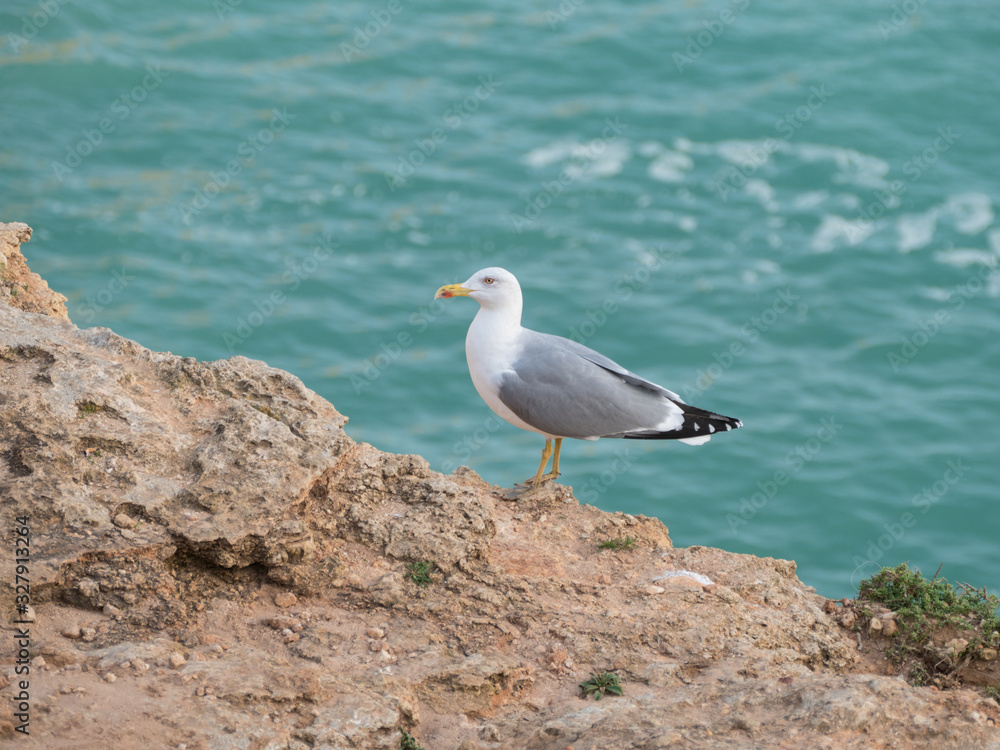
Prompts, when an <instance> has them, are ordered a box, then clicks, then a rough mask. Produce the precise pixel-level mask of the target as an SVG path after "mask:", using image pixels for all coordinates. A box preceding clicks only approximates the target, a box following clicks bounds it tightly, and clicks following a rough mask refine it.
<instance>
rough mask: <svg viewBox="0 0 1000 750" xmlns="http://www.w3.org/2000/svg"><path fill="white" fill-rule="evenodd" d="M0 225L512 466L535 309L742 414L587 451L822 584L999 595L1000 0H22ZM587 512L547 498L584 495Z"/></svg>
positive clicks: (584, 479) (140, 308)
mask: <svg viewBox="0 0 1000 750" xmlns="http://www.w3.org/2000/svg"><path fill="white" fill-rule="evenodd" d="M0 29H2V38H0V101H2V102H3V104H2V108H0V135H2V141H0V175H2V180H0V220H3V221H25V222H27V223H29V224H30V225H31V226H32V227H34V229H35V235H34V238H33V239H32V241H31V243H30V244H29V245H27V246H26V247H25V248H24V249H25V252H26V254H27V257H28V259H29V262H30V265H31V267H32V269H33V270H35V271H37V272H39V273H40V274H41V275H42V276H43V277H45V278H46V279H47V280H48V281H49V283H50V285H51V286H52V287H53V288H54V289H56V290H58V291H61V292H62V293H64V294H66V295H67V296H68V297H69V310H70V315H71V317H72V319H73V320H74V322H75V323H76V324H77V325H80V326H107V327H110V328H112V329H114V330H115V331H116V332H118V333H120V334H122V335H124V336H127V337H129V338H132V339H135V340H137V341H139V342H140V343H142V344H143V345H145V346H147V347H150V348H152V349H157V350H168V351H172V352H174V353H176V354H181V355H185V356H194V357H197V358H199V359H203V360H211V359H218V358H224V357H230V356H234V355H242V356H247V357H252V358H258V359H263V360H265V361H266V362H268V363H269V364H270V365H272V366H275V367H280V368H283V369H286V370H289V371H291V372H293V373H295V374H296V375H298V376H299V377H300V378H302V380H303V381H304V382H305V383H306V384H307V385H308V386H309V387H310V388H312V389H314V390H315V391H317V392H318V393H320V394H321V395H323V396H324V397H326V398H327V399H329V400H330V401H332V402H333V403H334V404H335V405H336V406H337V407H338V408H339V409H340V410H341V411H342V412H344V413H345V414H347V415H348V416H349V417H350V423H349V425H348V432H349V433H350V434H351V435H352V436H353V437H354V438H355V439H358V440H364V441H368V442H371V443H373V444H374V445H376V446H377V447H379V448H381V449H383V450H387V451H394V452H402V453H419V454H421V455H423V456H424V457H426V458H427V459H428V460H429V461H430V463H431V465H432V466H433V467H434V468H436V469H443V470H450V469H452V468H454V467H455V466H457V465H459V464H467V465H469V466H472V467H473V468H474V469H475V470H476V471H478V472H479V473H480V474H481V475H482V476H483V477H484V478H485V479H487V480H488V481H490V482H494V483H497V484H501V485H504V486H510V485H511V484H512V483H514V482H516V481H521V480H523V479H525V478H527V477H529V476H531V475H532V474H533V473H534V471H535V468H536V466H537V461H538V457H539V451H540V449H541V447H542V441H541V439H540V438H539V437H538V436H537V435H534V434H531V433H527V432H523V431H521V430H518V429H516V428H514V427H511V426H509V425H506V424H502V423H500V422H499V421H498V420H497V419H496V418H495V417H493V416H492V413H491V412H490V411H489V410H488V409H487V407H486V406H485V405H484V404H483V403H482V402H481V400H480V399H479V397H478V395H477V394H476V392H475V390H474V388H473V386H472V383H471V381H470V379H469V376H468V371H467V368H466V364H465V357H464V348H463V347H464V337H465V331H466V328H467V326H468V324H469V322H470V321H471V319H472V317H473V315H474V313H475V311H476V304H475V303H474V302H472V301H471V300H464V299H455V300H450V301H447V302H444V301H438V302H435V301H434V300H433V295H434V291H435V290H436V289H437V287H438V286H440V285H442V284H444V283H451V282H460V281H464V280H465V279H466V278H468V277H469V276H470V275H471V274H472V273H473V272H474V271H476V270H478V269H479V268H482V267H485V266H490V265H499V266H503V267H505V268H507V269H509V270H510V271H512V272H513V273H515V274H516V275H517V276H518V278H519V279H520V281H521V284H522V287H523V290H524V295H525V313H524V323H525V325H527V326H529V327H532V328H535V329H538V330H543V331H547V332H551V333H557V334H561V335H564V336H573V337H576V338H578V339H579V340H582V341H584V342H585V343H586V344H588V345H589V346H592V347H594V348H596V349H598V350H599V351H601V352H603V353H605V354H607V355H608V356H610V357H612V358H614V359H616V360H617V361H619V362H621V363H622V364H623V365H625V366H626V367H629V368H630V369H632V370H635V371H636V372H638V373H640V374H642V375H644V376H646V377H648V378H650V379H652V380H655V381H657V382H659V383H661V384H663V385H664V386H666V387H668V388H671V389H673V390H675V391H678V392H679V393H680V394H681V395H682V396H684V397H685V398H686V399H687V400H688V401H690V402H692V403H695V404H697V405H700V406H703V407H705V408H709V409H712V410H715V411H719V412H721V413H723V414H729V415H732V416H736V417H739V418H741V419H742V420H743V421H744V423H745V425H746V426H745V428H744V429H742V430H739V431H738V432H735V433H731V434H726V435H723V436H720V437H719V438H718V439H716V440H713V441H712V442H711V443H709V444H708V445H705V446H701V447H689V446H685V445H680V444H677V443H673V442H646V441H614V440H602V441H599V442H596V443H593V442H578V441H567V443H566V444H565V445H564V451H563V458H562V466H561V468H562V470H563V476H562V480H563V481H564V482H565V483H567V484H570V485H572V486H573V487H574V488H575V490H576V492H577V496H578V497H579V498H581V500H582V501H584V502H589V503H592V504H594V505H597V506H599V507H601V508H603V509H606V510H611V511H615V510H621V511H625V512H628V513H640V514H645V515H652V516H657V517H659V518H661V519H663V521H664V522H665V523H666V524H667V526H668V527H669V528H670V531H671V536H672V537H673V539H674V541H675V543H676V544H677V545H683V546H688V545H695V544H701V545H711V546H718V547H723V548H725V549H729V550H733V551H738V552H746V553H752V554H756V555H764V556H773V557H780V558H787V559H794V560H796V561H797V562H798V564H799V568H798V571H799V575H800V576H801V577H802V579H803V580H804V581H806V582H807V583H809V584H811V585H814V586H816V587H817V588H818V589H819V591H820V592H821V593H823V594H826V595H828V596H831V597H834V596H849V595H851V594H852V593H853V592H854V591H855V587H856V585H857V583H858V581H859V580H860V578H861V577H862V576H864V575H869V574H871V573H872V572H874V571H875V570H876V569H877V568H878V566H880V565H895V564H897V563H899V562H904V561H908V562H910V563H911V564H913V565H915V566H917V567H919V568H921V569H922V570H924V571H925V572H926V573H927V574H928V575H930V574H932V573H934V571H935V570H937V569H938V566H939V565H941V566H942V568H941V575H942V576H944V577H946V578H948V579H949V580H952V581H965V582H969V583H971V584H974V585H976V586H984V585H985V586H988V587H990V588H992V589H994V590H996V588H997V585H998V582H1000V580H998V579H1000V546H998V543H997V542H998V531H1000V524H998V521H997V517H998V512H997V508H998V505H997V501H998V489H997V487H998V484H1000V482H998V480H1000V472H998V469H997V465H998V451H997V449H998V442H1000V427H998V425H1000V395H998V388H997V383H998V373H1000V336H998V333H997V330H998V325H997V321H998V313H1000V275H998V273H997V270H996V269H997V260H998V257H1000V222H998V221H997V217H996V211H997V204H998V200H1000V189H998V181H997V175H998V174H1000V149H998V148H997V147H996V145H997V128H996V123H997V121H998V116H1000V99H998V94H1000V91H998V88H1000V86H998V80H1000V79H998V78H997V77H996V76H995V75H994V74H993V72H992V70H991V63H992V61H993V60H994V59H995V57H996V50H997V48H998V44H1000V16H998V13H997V10H996V8H995V7H994V6H992V5H990V4H988V3H980V2H971V1H970V0H956V2H953V3H948V4H945V5H942V4H939V3H938V4H935V3H925V2H922V1H921V0H905V2H892V3H890V2H874V3H871V2H858V1H857V0H846V1H845V2H842V3H837V4H834V5H830V4H816V3H805V2H801V3H795V2H789V3H759V2H755V1H754V0H732V1H729V0H726V1H724V2H714V1H712V2H686V3H668V2H653V3H640V4H633V3H596V2H587V0H563V2H556V1H555V0H552V1H551V2H531V1H529V0H516V1H513V2H506V3H499V4H496V7H485V6H483V5H482V4H479V3H466V2H453V3H447V4H438V5H434V6H431V7H428V6H426V5H424V4H417V3H414V2H410V0H385V1H382V0H376V2H372V3H361V2H339V3H332V2H329V3H325V2H313V3H309V2H307V3H303V4H300V5H297V6H289V5H287V4H282V3H277V2H266V1H264V0H259V1H257V2H250V1H249V0H247V1H246V2H239V1H238V0H216V1H215V2H214V3H213V2H211V1H210V0H199V1H198V2H194V1H193V0H187V1H186V2H181V3H178V4H175V5H173V6H170V7H169V8H168V7H167V6H164V5H163V4H160V3H156V4H154V3H149V2H137V3H117V2H110V1H109V0H97V1H96V2H92V3H86V4H70V3H61V2H59V0H51V2H34V1H27V0H8V2H6V3H4V6H3V9H2V11H0ZM555 522H557V521H551V520H550V521H549V523H555Z"/></svg>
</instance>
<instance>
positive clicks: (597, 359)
mask: <svg viewBox="0 0 1000 750" xmlns="http://www.w3.org/2000/svg"><path fill="white" fill-rule="evenodd" d="M532 333H535V332H534V331H532ZM538 335H539V336H544V337H547V338H553V339H557V340H558V341H559V342H561V344H562V346H564V347H566V348H568V349H570V350H571V351H574V352H576V353H577V354H578V355H579V356H581V357H583V358H584V359H586V360H589V361H591V362H593V363H594V364H595V365H598V366H599V367H603V368H604V369H605V370H607V371H608V372H612V373H614V374H615V375H619V376H620V377H621V378H622V379H623V380H624V381H625V382H626V383H630V384H632V385H635V386H638V387H640V388H646V389H648V390H651V391H653V392H655V393H662V394H664V395H665V396H666V397H667V398H669V399H670V400H672V401H676V402H677V403H679V404H683V403H684V400H683V399H682V398H681V397H680V396H678V395H677V394H676V393H674V392H673V391H671V390H669V389H667V388H664V387H663V386H662V385H658V384H656V383H654V382H653V381H651V380H646V379H645V378H644V377H641V376H640V375H636V374H635V373H634V372H632V371H631V370H627V369H625V368H624V367H622V366H621V365H620V364H618V363H617V362H615V361H614V360H613V359H611V358H609V357H605V356H604V355H603V354H601V353H600V352H596V351H594V350H593V349H591V348H590V347H589V346H584V345H583V344H580V343H578V342H576V341H573V340H572V339H565V338H562V337H561V336H553V335H552V334H547V333H539V334H538Z"/></svg>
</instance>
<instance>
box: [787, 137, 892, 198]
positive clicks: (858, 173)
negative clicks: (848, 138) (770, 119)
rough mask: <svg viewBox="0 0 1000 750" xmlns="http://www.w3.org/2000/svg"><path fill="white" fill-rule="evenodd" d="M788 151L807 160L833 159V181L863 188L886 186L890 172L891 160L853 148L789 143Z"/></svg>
mask: <svg viewBox="0 0 1000 750" xmlns="http://www.w3.org/2000/svg"><path fill="white" fill-rule="evenodd" d="M787 150H788V153H790V154H792V155H794V156H797V157H798V158H800V159H801V160H802V161H805V162H817V161H832V162H833V163H834V164H835V165H836V167H837V170H838V171H837V173H836V174H835V175H834V176H833V181H834V182H838V183H847V184H851V185H858V186H860V187H863V188H872V189H875V188H884V187H885V186H886V185H887V183H886V179H885V176H886V175H887V174H889V162H887V161H885V160H883V159H879V158H878V157H876V156H870V155H868V154H863V153H861V152H860V151H855V150H854V149H852V148H841V147H840V146H827V145H823V144H818V143H794V144H789V146H788V149H787Z"/></svg>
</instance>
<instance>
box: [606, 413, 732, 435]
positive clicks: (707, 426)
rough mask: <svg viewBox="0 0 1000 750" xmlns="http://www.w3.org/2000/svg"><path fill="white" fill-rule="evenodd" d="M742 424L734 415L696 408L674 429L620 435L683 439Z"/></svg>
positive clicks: (685, 415) (729, 428) (729, 429)
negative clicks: (728, 415)
mask: <svg viewBox="0 0 1000 750" xmlns="http://www.w3.org/2000/svg"><path fill="white" fill-rule="evenodd" d="M742 426H743V421H742V420H739V419H736V418H735V417H726V416H723V415H722V414H714V413H712V412H708V411H704V410H702V409H698V410H697V412H696V413H685V414H684V423H683V424H682V425H681V426H680V427H678V428H677V429H676V430H666V431H660V432H658V431H653V430H650V431H646V432H630V433H626V434H624V435H622V437H623V438H626V439H629V440H683V439H684V438H696V437H705V436H706V435H708V436H709V437H711V436H713V435H716V434H718V433H721V432H731V431H733V430H738V429H739V428H740V427H742Z"/></svg>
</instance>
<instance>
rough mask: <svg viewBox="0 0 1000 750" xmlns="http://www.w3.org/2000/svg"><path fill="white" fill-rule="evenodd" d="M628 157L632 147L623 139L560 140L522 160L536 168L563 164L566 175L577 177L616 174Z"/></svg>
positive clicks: (530, 153)
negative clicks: (583, 141) (582, 141)
mask: <svg viewBox="0 0 1000 750" xmlns="http://www.w3.org/2000/svg"><path fill="white" fill-rule="evenodd" d="M631 157H632V149H631V148H630V147H629V145H628V143H627V142H625V141H624V140H617V141H610V142H608V141H601V140H600V139H595V140H593V141H588V142H586V143H580V142H579V141H570V140H562V141H556V142H555V143H550V144H548V145H546V146H539V147H538V148H535V149H532V150H531V151H529V152H528V153H527V154H525V155H524V156H523V157H522V158H521V161H522V162H524V163H525V164H527V165H528V166H529V167H533V168H535V169H542V168H544V167H549V166H552V165H553V164H559V163H563V170H565V172H566V174H567V175H568V176H569V177H570V179H573V180H576V179H589V178H593V177H611V176H613V175H616V174H618V173H619V172H621V171H622V168H623V167H624V166H625V162H627V161H628V160H629V159H630V158H631Z"/></svg>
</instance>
